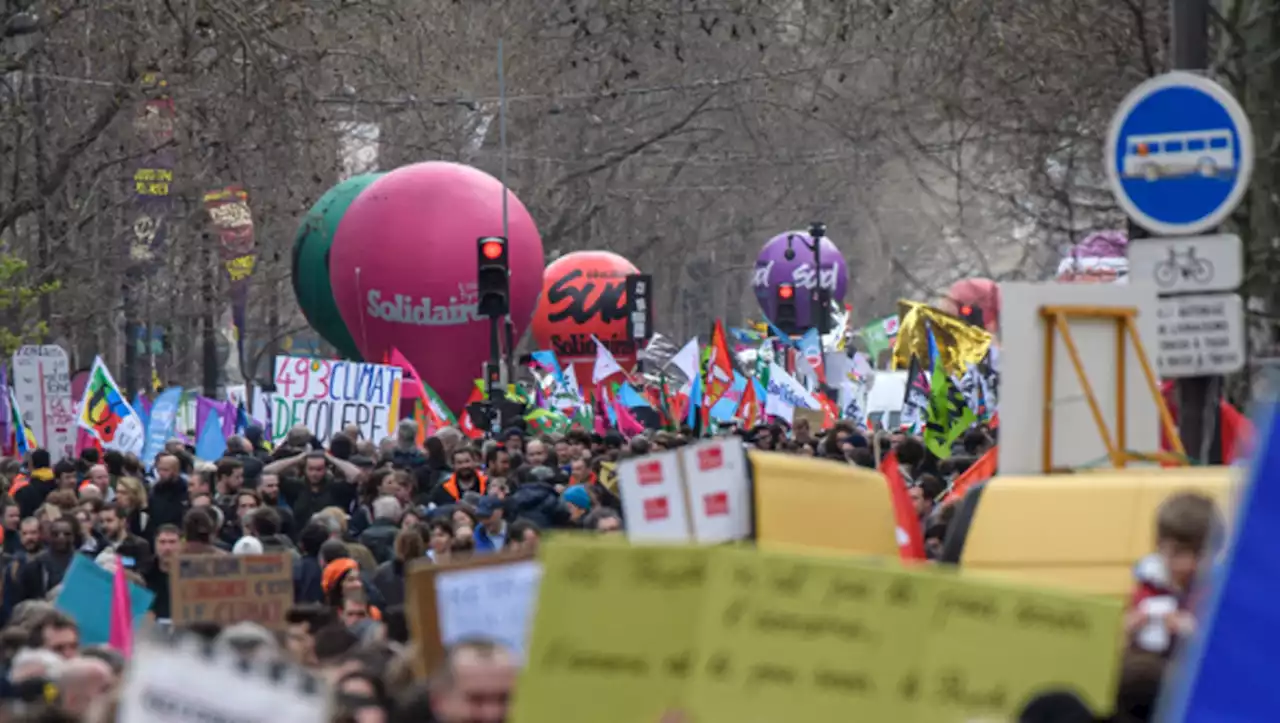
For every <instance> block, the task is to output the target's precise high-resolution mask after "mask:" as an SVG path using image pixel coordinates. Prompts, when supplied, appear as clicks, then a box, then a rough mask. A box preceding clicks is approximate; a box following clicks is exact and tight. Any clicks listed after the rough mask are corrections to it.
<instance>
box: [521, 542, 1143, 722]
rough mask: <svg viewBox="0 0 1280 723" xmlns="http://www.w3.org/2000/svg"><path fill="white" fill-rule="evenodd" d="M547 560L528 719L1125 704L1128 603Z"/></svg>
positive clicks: (786, 560) (676, 559)
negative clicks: (1122, 662) (1058, 698)
mask: <svg viewBox="0 0 1280 723" xmlns="http://www.w3.org/2000/svg"><path fill="white" fill-rule="evenodd" d="M543 550H544V553H543V555H544V557H543V562H544V566H545V567H544V574H543V581H542V589H541V595H540V597H539V600H538V607H537V613H536V617H535V625H534V631H533V637H532V644H531V652H530V655H529V666H528V668H527V669H526V670H525V672H524V678H523V679H522V680H521V687H520V696H518V698H517V701H516V713H517V715H516V716H515V720H516V721H517V722H518V723H544V722H545V723H551V722H552V721H564V720H568V721H571V722H576V721H583V722H584V723H585V721H588V720H620V721H623V723H630V722H631V721H635V722H636V723H639V722H640V721H645V722H650V721H655V720H659V719H660V718H661V716H662V714H663V713H664V712H665V711H669V710H672V709H680V710H683V711H685V712H687V713H688V715H689V718H690V719H691V720H695V721H719V720H726V721H728V720H733V721H738V720H743V721H753V720H754V721H765V720H770V721H773V720H867V721H895V723H898V722H902V723H972V722H973V721H976V720H999V721H1006V720H1017V719H1019V715H1020V714H1021V712H1022V711H1023V710H1024V709H1025V708H1026V707H1027V706H1028V705H1029V704H1030V703H1032V702H1033V701H1035V700H1036V699H1037V698H1040V697H1042V696H1047V695H1055V694H1062V693H1069V694H1072V695H1075V696H1077V697H1078V698H1079V699H1080V700H1081V701H1082V702H1083V703H1084V704H1085V705H1086V706H1088V707H1090V708H1091V709H1092V710H1093V712H1094V714H1095V715H1098V716H1103V717H1105V716H1106V715H1108V714H1109V713H1110V712H1111V709H1112V706H1113V701H1114V697H1115V683H1116V678H1117V675H1118V672H1119V671H1118V666H1119V657H1120V656H1119V654H1118V652H1119V651H1118V646H1119V644H1120V641H1121V640H1122V617H1121V606H1120V604H1119V603H1118V602H1115V601H1111V600H1107V599H1098V598H1090V597H1084V596H1076V595H1071V594H1066V593H1059V592H1053V591H1047V590H1037V589H1033V588H1023V587H1014V586H1010V585H1007V584H1004V583H1000V582H995V581H991V580H986V579H974V578H970V577H961V576H958V575H954V574H951V573H950V572H946V571H936V570H926V569H904V568H902V567H900V566H897V565H896V564H892V563H889V562H877V561H865V562H854V561H849V560H846V559H839V558H829V557H807V556H800V555H794V554H784V553H770V552H760V551H758V550H754V549H746V548H735V547H699V548H691V547H683V546H680V547H677V546H662V547H648V548H646V547H621V546H616V547H615V546H608V547H606V546H599V545H591V544H590V543H586V542H580V541H571V540H558V539H557V540H549V541H548V542H547V543H546V544H545V545H544V548H543ZM620 620H622V621H625V624H619V621H620ZM582 690H589V691H592V695H590V696H583V695H577V696H575V695H574V691H582ZM565 700H573V701H574V702H575V704H574V706H571V707H566V706H564V701H565ZM566 714H568V715H569V717H568V718H565V717H563V716H565V715H566Z"/></svg>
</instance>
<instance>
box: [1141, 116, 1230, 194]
mask: <svg viewBox="0 0 1280 723" xmlns="http://www.w3.org/2000/svg"><path fill="white" fill-rule="evenodd" d="M1125 144H1126V145H1127V146H1128V150H1127V151H1126V152H1125V156H1124V176H1125V178H1144V179H1146V180H1148V181H1158V180H1160V179H1161V178H1176V177H1178V176H1189V175H1191V174H1194V173H1198V174H1200V175H1201V176H1204V177H1205V178H1214V177H1217V176H1219V175H1220V174H1222V173H1223V172H1224V171H1234V170H1235V167H1236V160H1235V157H1234V156H1233V154H1232V149H1233V148H1234V147H1235V144H1234V143H1233V142H1232V140H1231V129H1229V128H1221V129H1217V130H1211V131H1200V132H1198V133H1159V134H1156V135H1146V136H1129V137H1128V138H1127V139H1125Z"/></svg>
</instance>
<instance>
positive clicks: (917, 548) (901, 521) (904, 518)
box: [880, 451, 926, 562]
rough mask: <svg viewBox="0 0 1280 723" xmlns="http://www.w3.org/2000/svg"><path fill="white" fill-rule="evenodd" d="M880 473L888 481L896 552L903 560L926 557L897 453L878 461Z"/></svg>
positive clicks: (909, 560)
mask: <svg viewBox="0 0 1280 723" xmlns="http://www.w3.org/2000/svg"><path fill="white" fill-rule="evenodd" d="M880 473H881V474H883V475H884V478H885V480H886V481H887V482H888V483H889V499H890V500H891V501H892V502H893V517H894V522H895V523H896V529H895V530H894V532H895V533H896V534H897V536H898V554H899V555H900V556H901V557H902V561H903V562H911V561H915V560H924V559H926V557H925V554H924V534H923V533H921V532H920V518H918V517H916V508H915V506H914V505H912V504H911V495H910V494H908V493H907V485H906V483H905V482H903V481H902V471H901V470H899V469H898V453H897V452H896V451H895V452H890V453H889V454H888V455H886V456H885V458H884V461H882V462H881V463H880Z"/></svg>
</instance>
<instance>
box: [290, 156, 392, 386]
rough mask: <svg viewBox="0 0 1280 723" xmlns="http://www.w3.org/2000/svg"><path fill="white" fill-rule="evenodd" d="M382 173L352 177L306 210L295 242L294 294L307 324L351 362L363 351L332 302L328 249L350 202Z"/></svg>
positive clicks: (358, 357)
mask: <svg viewBox="0 0 1280 723" xmlns="http://www.w3.org/2000/svg"><path fill="white" fill-rule="evenodd" d="M382 176H383V174H381V173H366V174H364V175H361V176H353V177H352V178H348V179H347V180H345V181H343V182H342V183H339V184H338V185H336V186H334V187H333V188H330V189H329V190H328V191H326V192H325V194H324V195H323V196H321V197H320V200H319V201H316V204H315V205H314V206H312V207H311V210H310V211H307V215H306V216H305V217H303V219H302V225H301V226H299V227H298V235H297V236H296V237H295V238H294V240H293V294H294V296H296V297H297V298H298V306H300V307H302V314H303V316H305V317H306V318H307V323H308V324H310V325H311V328H312V329H315V330H316V332H317V333H318V334H320V336H321V337H322V338H323V339H324V340H325V341H327V342H329V343H330V344H332V345H334V346H335V347H337V349H338V352H339V353H341V354H342V355H343V356H345V357H347V358H348V359H355V360H357V361H359V360H360V350H359V348H357V347H356V342H355V339H353V338H352V336H351V332H349V331H347V325H346V323H345V322H343V321H342V315H341V314H339V313H338V306H337V304H335V303H334V302H333V286H332V285H331V284H330V283H329V248H330V247H331V246H332V245H333V236H334V234H336V233H337V232H338V223H339V222H340V221H342V217H343V216H344V215H345V214H346V213H347V208H349V207H350V206H351V202H352V201H354V200H356V196H359V195H360V192H361V191H363V190H364V189H366V188H368V187H369V184H371V183H373V182H374V181H376V180H378V179H379V178H381V177H382Z"/></svg>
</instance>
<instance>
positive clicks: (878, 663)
mask: <svg viewBox="0 0 1280 723" xmlns="http://www.w3.org/2000/svg"><path fill="white" fill-rule="evenodd" d="M873 565H874V563H873V564H870V565H858V564H853V563H850V562H847V561H844V560H838V559H830V558H810V557H801V556H794V555H786V554H776V553H759V552H751V551H737V550H721V551H717V553H716V554H715V556H714V557H713V558H712V562H711V567H710V570H709V572H708V583H707V586H708V592H707V596H706V599H705V600H704V606H703V612H702V618H701V625H700V633H701V636H700V638H699V643H700V649H701V650H700V655H699V663H698V666H697V668H696V669H695V672H694V683H693V687H692V689H691V691H690V695H689V698H690V711H691V713H692V714H693V715H692V718H693V720H694V721H698V722H699V723H701V722H703V721H707V722H710V721H734V722H735V723H751V722H755V721H758V722H759V723H765V722H766V721H769V722H776V721H783V720H859V721H861V720H866V721H895V723H896V722H897V721H901V720H903V719H902V718H901V715H902V714H903V712H904V705H903V701H904V700H910V699H911V696H913V695H914V694H915V689H916V688H918V685H919V683H918V680H919V678H920V673H921V667H920V666H921V662H922V659H923V654H925V653H926V651H927V648H926V645H927V632H926V630H925V629H924V627H923V626H922V625H921V624H920V622H921V620H923V619H924V618H925V616H926V615H927V614H928V611H929V610H931V609H932V608H933V606H934V598H935V596H936V591H937V589H938V586H939V584H938V581H937V580H936V578H935V577H933V576H930V575H923V574H916V573H912V572H908V571H903V570H901V569H900V568H897V567H895V566H890V565H879V566H873ZM904 686H906V688H905V689H904Z"/></svg>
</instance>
